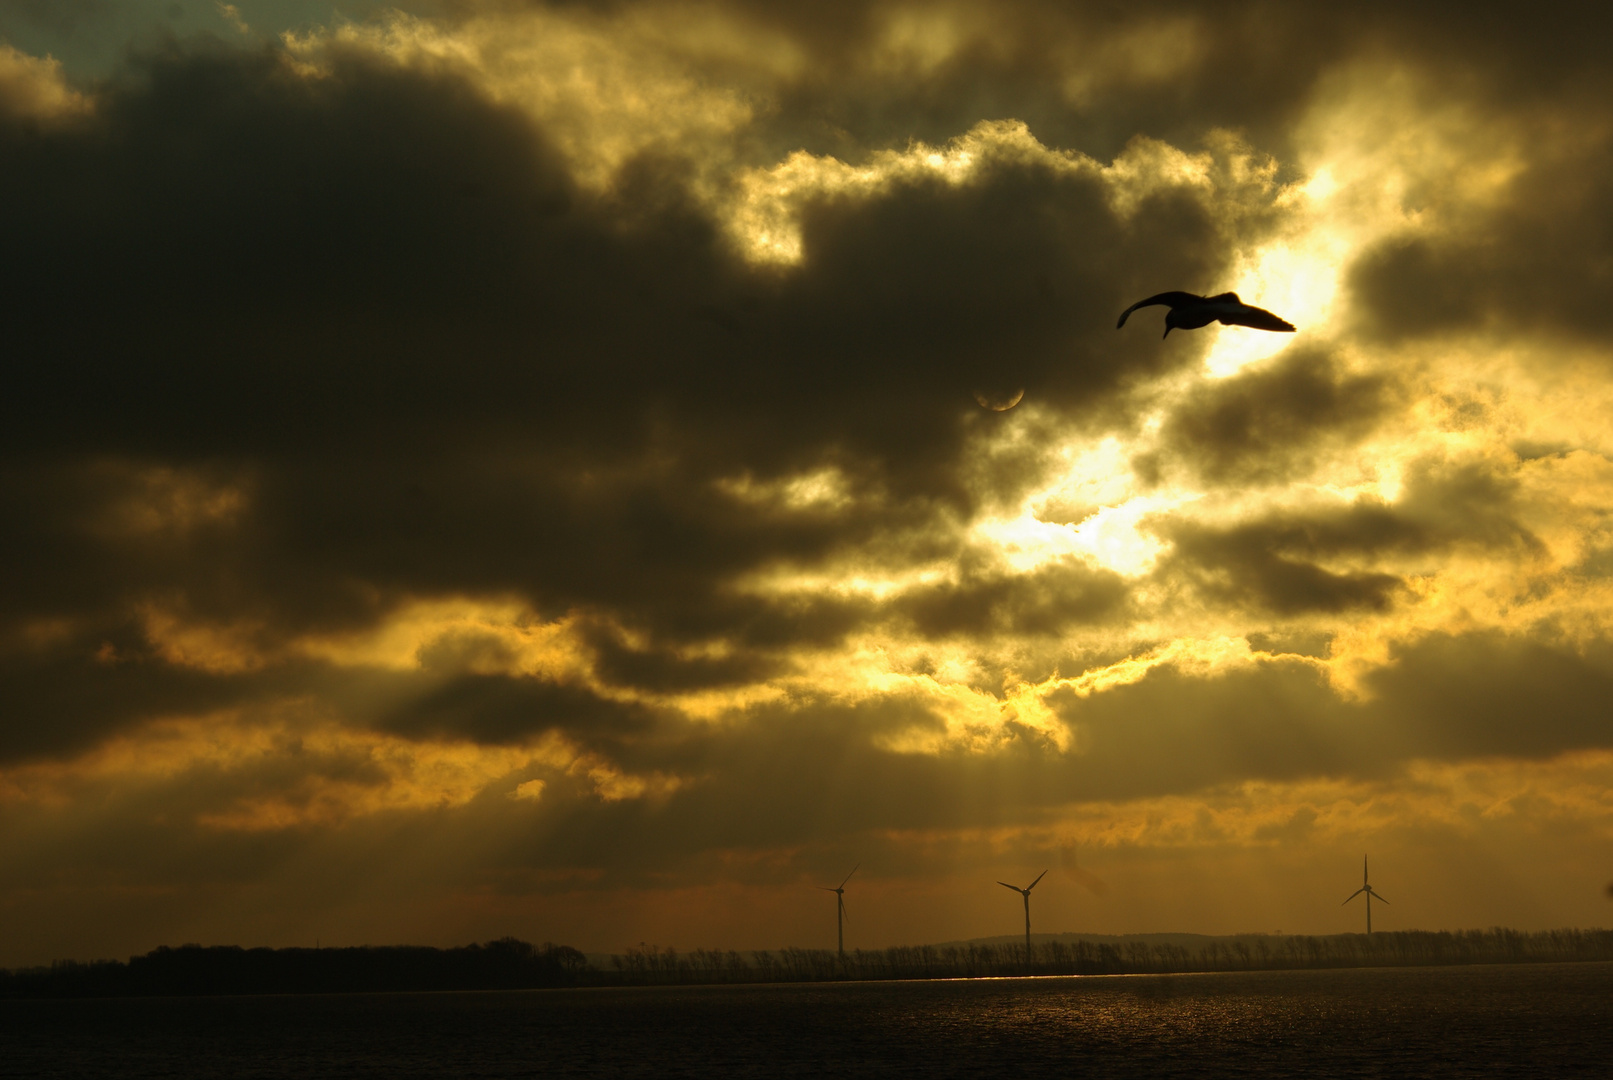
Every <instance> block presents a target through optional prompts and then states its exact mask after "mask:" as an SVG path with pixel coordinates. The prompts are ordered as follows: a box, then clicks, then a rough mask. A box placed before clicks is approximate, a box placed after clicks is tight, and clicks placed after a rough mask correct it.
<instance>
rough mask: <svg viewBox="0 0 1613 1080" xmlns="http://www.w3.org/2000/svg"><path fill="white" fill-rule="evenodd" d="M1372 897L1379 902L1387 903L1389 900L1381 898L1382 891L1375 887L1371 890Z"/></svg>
mask: <svg viewBox="0 0 1613 1080" xmlns="http://www.w3.org/2000/svg"><path fill="white" fill-rule="evenodd" d="M1372 899H1374V900H1376V901H1377V902H1378V903H1380V904H1387V903H1388V902H1389V901H1387V900H1385V899H1384V898H1383V893H1381V892H1379V891H1378V890H1377V889H1373V890H1372Z"/></svg>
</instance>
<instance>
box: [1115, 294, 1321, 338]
mask: <svg viewBox="0 0 1613 1080" xmlns="http://www.w3.org/2000/svg"><path fill="white" fill-rule="evenodd" d="M1155 304H1164V305H1166V306H1168V307H1169V308H1170V310H1169V311H1167V312H1166V313H1165V333H1164V334H1163V335H1162V336H1163V337H1170V336H1171V331H1172V330H1197V329H1198V328H1199V327H1201V326H1208V325H1209V324H1210V323H1213V322H1219V323H1221V324H1222V325H1223V326H1248V327H1253V328H1254V329H1256V330H1278V331H1282V332H1284V333H1293V331H1294V324H1293V323H1291V322H1289V321H1287V320H1286V319H1280V318H1278V317H1277V316H1275V315H1273V314H1272V313H1271V312H1269V311H1267V310H1266V309H1265V308H1257V307H1254V306H1253V305H1250V304H1245V303H1244V302H1243V301H1242V300H1239V299H1238V294H1237V293H1232V292H1224V293H1222V294H1221V295H1219V296H1199V295H1198V294H1197V293H1190V292H1162V293H1159V294H1158V295H1156V296H1150V297H1149V298H1148V299H1147V300H1139V301H1137V302H1136V303H1135V304H1133V305H1131V306H1130V307H1129V308H1127V309H1126V310H1125V311H1122V312H1121V313H1120V321H1119V322H1117V323H1115V329H1116V330H1118V329H1120V328H1121V327H1122V326H1125V325H1126V317H1127V316H1129V315H1130V314H1131V313H1132V312H1133V311H1136V310H1137V309H1138V308H1140V307H1152V306H1154V305H1155Z"/></svg>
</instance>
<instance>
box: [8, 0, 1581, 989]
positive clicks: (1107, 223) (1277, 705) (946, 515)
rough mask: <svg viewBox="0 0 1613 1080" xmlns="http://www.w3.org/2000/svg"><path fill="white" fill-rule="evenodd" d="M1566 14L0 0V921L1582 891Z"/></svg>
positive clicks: (50, 955) (761, 913) (1442, 909)
mask: <svg viewBox="0 0 1613 1080" xmlns="http://www.w3.org/2000/svg"><path fill="white" fill-rule="evenodd" d="M1610 21H1613V16H1610V15H1609V14H1608V13H1607V11H1606V9H1605V8H1603V7H1599V6H1592V5H1587V6H1586V7H1585V8H1584V9H1583V10H1576V9H1574V8H1572V7H1568V6H1553V5H1547V6H1544V7H1541V8H1535V9H1531V13H1530V17H1529V18H1528V19H1527V20H1520V19H1518V18H1517V17H1516V12H1515V7H1514V5H1511V4H1501V3H1489V2H1482V0H1481V2H1467V3H1463V4H1461V5H1454V4H1437V3H1428V4H1405V3H1398V2H1397V3H1371V2H1368V3H1362V4H1354V5H1333V4H1314V3H1312V4H1304V3H1266V2H1259V0H1253V2H1250V0H1230V2H1227V3H1219V4H1215V5H1206V4H1189V3H1173V2H1153V0H1140V2H1132V3H1127V4H1124V5H1121V4H1111V3H1096V2H1094V3H1062V2H1061V3H1051V2H1048V3H1044V2H1039V0H1013V2H1007V0H992V2H990V3H983V2H981V3H974V2H956V3H902V2H873V0H870V2H851V0H832V2H820V3H814V4H810V5H808V4H801V5H780V4H774V3H762V2H754V3H752V2H747V0H727V2H713V3H670V2H658V0H648V2H631V0H623V2H601V3H587V2H552V3H536V2H519V0H508V2H495V0H487V2H480V0H437V2H431V3H416V4H412V5H410V4H404V5H402V6H400V7H391V6H385V5H381V4H369V3H363V2H359V3H353V4H348V5H332V4H328V3H316V2H313V0H295V2H293V0H285V2H271V0H262V2H253V0H239V2H238V3H235V4H233V5H230V4H217V3H203V2H200V0H184V2H182V3H180V2H176V3H161V2H137V0H49V2H47V0H0V161H3V162H4V167H3V168H0V236H4V237H5V252H6V256H5V259H4V261H3V264H0V275H3V281H0V297H3V299H0V308H3V310H4V313H5V314H4V331H3V332H4V340H5V345H4V348H3V350H0V351H3V354H4V359H3V361H0V556H3V557H0V926H4V927H5V930H4V931H3V933H0V965H7V966H17V965H23V964H35V963H43V962H49V961H50V960H53V959H62V958H77V959H89V958H93V957H124V956H128V955H130V954H134V953H140V952H144V951H147V950H149V949H151V948H154V947H156V946H158V945H161V944H173V945H177V944H180V943H184V942H200V943H204V944H242V945H272V946H285V945H312V944H314V943H315V942H316V941H317V942H320V943H323V944H332V945H348V944H393V943H416V944H438V945H448V944H460V943H464V942H467V941H472V940H486V939H489V938H494V937H500V936H504V935H506V934H508V935H514V936H516V937H521V938H525V939H527V940H532V941H543V940H550V941H555V942H560V943H565V944H569V945H573V946H575V947H578V948H581V949H584V950H587V951H590V952H620V951H623V950H625V949H627V948H629V947H631V946H635V945H637V944H639V943H641V942H648V943H655V944H659V945H661V946H671V947H676V948H678V949H682V950H686V949H693V948H697V947H706V948H724V949H773V948H779V947H782V946H791V945H795V946H812V947H832V946H833V944H834V941H835V937H834V935H835V922H834V898H833V897H832V896H830V895H829V894H828V893H825V892H821V891H818V889H819V887H822V886H833V885H836V884H838V883H839V882H840V881H841V879H842V878H844V877H845V875H846V874H847V872H848V871H850V870H851V869H852V868H853V867H857V871H856V874H855V876H854V877H853V878H852V881H851V882H850V884H849V885H848V887H847V891H846V905H847V914H848V922H847V925H846V944H847V947H848V948H853V947H855V948H877V947H884V946H887V945H898V944H916V943H923V942H943V941H950V940H960V939H965V938H971V937H981V936H989V935H996V934H1012V933H1016V932H1018V930H1019V929H1020V926H1021V922H1020V920H1021V918H1022V909H1021V903H1020V898H1019V897H1018V896H1017V895H1015V894H1010V893H1008V892H1006V891H1005V890H1004V889H1002V888H1001V887H1000V886H999V885H998V884H997V882H998V881H999V880H1003V881H1009V882H1012V883H1015V884H1023V883H1025V882H1028V881H1029V880H1030V879H1032V878H1034V877H1035V876H1036V875H1037V874H1038V873H1040V872H1041V871H1043V870H1044V869H1050V873H1048V875H1047V877H1046V878H1045V879H1044V880H1043V881H1042V882H1041V884H1039V885H1038V886H1037V889H1036V891H1035V893H1034V895H1033V900H1032V915H1033V920H1034V923H1035V929H1036V930H1038V931H1047V932H1058V931H1068V932H1089V933H1128V932H1152V931H1160V932H1163V931H1175V932H1199V933H1234V932H1260V931H1264V932H1279V931H1281V932H1286V933H1337V932H1344V931H1353V930H1358V929H1361V928H1362V922H1363V914H1364V913H1363V912H1362V911H1361V910H1360V901H1359V899H1358V900H1357V901H1356V902H1355V904H1354V905H1352V906H1348V907H1346V906H1344V905H1343V904H1342V903H1341V901H1342V900H1343V899H1344V897H1345V896H1347V895H1349V894H1350V893H1351V892H1352V891H1353V890H1355V889H1357V888H1358V887H1359V886H1360V872H1361V863H1362V859H1363V857H1364V856H1369V857H1370V858H1371V868H1372V884H1373V885H1374V887H1375V888H1376V889H1377V890H1379V891H1380V892H1381V893H1382V894H1383V895H1384V896H1386V897H1388V899H1389V901H1390V903H1389V905H1388V906H1380V907H1378V910H1377V911H1376V912H1375V913H1374V916H1375V918H1374V925H1375V927H1376V928H1377V929H1389V930H1393V929H1412V928H1418V929H1454V928H1461V927H1488V926H1493V925H1506V926H1513V927H1518V928H1521V929H1545V928H1552V927H1561V926H1585V927H1589V926H1597V925H1608V923H1609V920H1610V918H1613V902H1610V899H1609V895H1608V892H1607V888H1608V885H1607V883H1608V882H1609V881H1610V880H1613V789H1610V784H1613V719H1610V712H1609V701H1610V698H1613V430H1610V427H1609V422H1608V417H1609V416H1610V415H1613V305H1610V303H1609V301H1608V297H1609V292H1610V288H1613V85H1610V84H1613V69H1610V68H1609V66H1608V64H1607V61H1606V57H1605V48H1604V43H1605V42H1606V41H1607V40H1609V39H1610V38H1613V27H1610V26H1609V25H1607V24H1608V23H1609V22H1610ZM1176 289H1181V290H1189V291H1193V292H1198V293H1204V294H1209V293H1217V292H1222V291H1228V290H1232V291H1236V292H1237V293H1238V294H1239V295H1240V296H1241V297H1243V299H1244V300H1246V301H1248V302H1250V303H1254V304H1258V305H1260V306H1262V307H1266V308H1269V309H1270V310H1272V311H1274V312H1276V313H1277V314H1279V315H1281V316H1283V317H1284V318H1286V319H1288V320H1290V321H1291V322H1293V323H1295V324H1296V325H1297V326H1298V328H1299V329H1298V332H1297V333H1294V334H1276V333H1266V332H1262V331H1259V330H1251V329H1246V328H1241V327H1219V326H1212V327H1209V328H1205V329H1202V330H1192V331H1179V332H1175V333H1172V334H1171V335H1170V336H1169V337H1168V338H1164V339H1163V340H1162V339H1161V337H1160V333H1161V331H1162V328H1163V317H1162V316H1163V310H1164V309H1162V308H1158V307H1155V308H1147V309H1143V310H1141V311H1139V312H1137V313H1135V314H1134V315H1132V317H1131V318H1130V320H1128V322H1127V324H1126V326H1125V327H1124V328H1123V329H1121V330H1118V331H1117V329H1116V327H1115V319H1116V317H1117V316H1118V314H1119V312H1120V311H1121V310H1123V309H1124V308H1125V307H1126V306H1128V305H1129V304H1131V303H1132V302H1134V301H1135V300H1137V299H1140V298H1142V297H1144V296H1148V295H1151V294H1153V293H1157V292H1161V291H1165V290H1176Z"/></svg>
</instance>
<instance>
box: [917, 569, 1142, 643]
mask: <svg viewBox="0 0 1613 1080" xmlns="http://www.w3.org/2000/svg"><path fill="white" fill-rule="evenodd" d="M970 562H971V560H968V559H967V558H966V559H963V560H961V569H962V570H963V573H962V575H961V577H960V580H959V581H957V582H955V583H949V584H946V585H938V586H930V587H921V588H915V589H911V590H908V591H907V592H906V593H905V594H904V595H903V596H902V598H901V599H900V601H898V602H897V603H895V604H894V605H892V606H893V608H894V610H895V611H897V612H899V613H901V614H903V615H906V616H907V617H908V618H909V619H911V620H912V622H913V625H914V626H915V627H916V628H917V630H918V632H919V633H920V634H921V635H923V636H924V637H946V636H949V635H952V634H973V635H987V634H990V635H996V634H1009V635H1012V636H1015V637H1019V636H1035V637H1043V636H1053V635H1059V634H1062V633H1064V632H1066V631H1067V630H1069V629H1070V627H1072V626H1077V625H1081V624H1090V623H1098V622H1103V621H1106V620H1112V619H1114V618H1117V617H1118V616H1119V615H1120V614H1121V612H1122V611H1124V606H1125V601H1126V598H1127V594H1128V587H1127V585H1126V582H1125V579H1123V578H1122V577H1121V576H1120V575H1119V574H1116V573H1114V572H1113V571H1109V570H1095V569H1093V568H1092V567H1091V566H1089V565H1087V564H1086V563H1085V562H1082V561H1079V560H1075V559H1063V560H1058V561H1055V562H1052V563H1049V564H1048V565H1047V566H1044V567H1041V568H1039V569H1038V570H1036V571H1034V572H1031V573H1027V574H1003V573H993V572H991V571H989V570H984V569H977V568H971V565H970Z"/></svg>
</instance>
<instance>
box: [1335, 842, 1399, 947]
mask: <svg viewBox="0 0 1613 1080" xmlns="http://www.w3.org/2000/svg"><path fill="white" fill-rule="evenodd" d="M1362 893H1366V894H1367V933H1369V934H1370V933H1372V901H1373V900H1381V901H1383V903H1385V904H1387V903H1388V902H1389V901H1387V900H1384V899H1383V895H1382V894H1381V893H1379V892H1378V890H1376V889H1374V888H1373V887H1372V883H1371V882H1369V881H1367V857H1366V856H1365V855H1363V856H1361V887H1360V888H1359V889H1357V890H1355V892H1353V893H1351V894H1350V895H1349V896H1346V897H1345V898H1344V902H1345V903H1346V904H1348V903H1349V902H1350V901H1351V900H1354V899H1355V898H1356V897H1358V896H1360V895H1361V894H1362Z"/></svg>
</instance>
